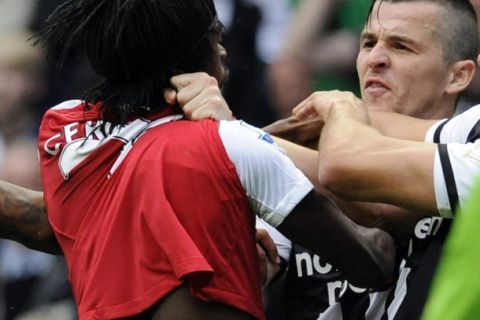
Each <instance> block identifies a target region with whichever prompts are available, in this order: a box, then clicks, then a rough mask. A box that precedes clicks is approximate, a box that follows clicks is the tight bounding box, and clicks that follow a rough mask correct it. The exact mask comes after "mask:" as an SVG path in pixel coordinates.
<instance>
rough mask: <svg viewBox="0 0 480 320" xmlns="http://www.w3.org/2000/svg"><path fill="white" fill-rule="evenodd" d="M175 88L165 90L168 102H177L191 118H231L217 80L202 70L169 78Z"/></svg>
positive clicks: (230, 112) (172, 103)
mask: <svg viewBox="0 0 480 320" xmlns="http://www.w3.org/2000/svg"><path fill="white" fill-rule="evenodd" d="M170 83H171V85H172V86H173V87H174V88H175V89H176V91H175V90H173V89H172V90H166V91H165V94H164V96H165V100H166V101H167V103H168V104H171V105H175V104H178V105H179V106H180V108H182V110H183V112H184V113H185V115H186V116H187V118H189V119H191V120H202V119H214V120H232V119H233V115H232V111H231V110H230V109H229V107H228V104H227V102H226V101H225V99H224V98H223V96H222V93H221V91H220V88H219V86H218V82H217V80H216V79H215V78H214V77H211V76H209V75H208V74H207V73H204V72H197V73H185V74H180V75H177V76H174V77H172V78H171V79H170Z"/></svg>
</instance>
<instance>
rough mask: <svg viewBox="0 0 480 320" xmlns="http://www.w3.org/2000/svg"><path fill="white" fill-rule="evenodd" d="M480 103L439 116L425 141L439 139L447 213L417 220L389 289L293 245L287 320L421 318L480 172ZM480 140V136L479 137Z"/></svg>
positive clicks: (441, 198) (438, 184) (441, 205)
mask: <svg viewBox="0 0 480 320" xmlns="http://www.w3.org/2000/svg"><path fill="white" fill-rule="evenodd" d="M479 138H480V105H478V106H475V107H472V108H471V109H469V110H467V111H465V112H464V113H462V114H461V115H458V116H456V117H454V118H452V119H445V120H440V121H438V122H437V123H436V124H435V125H434V126H432V127H431V128H430V130H429V131H428V133H427V135H426V139H425V141H426V142H432V143H437V144H438V150H437V154H436V156H435V164H434V183H435V196H436V200H437V204H438V209H439V212H440V214H441V216H442V217H428V218H424V219H421V220H419V221H418V223H417V224H416V226H415V230H414V235H413V236H412V238H411V239H410V241H409V244H408V246H407V247H405V248H400V250H399V252H398V254H399V256H400V257H403V258H400V259H398V260H399V265H398V277H397V282H396V283H395V285H393V286H391V287H389V288H386V289H385V290H380V291H375V290H371V289H362V288H356V287H354V286H352V285H350V284H349V283H348V282H347V281H345V279H343V278H342V276H341V274H339V273H338V271H337V270H335V269H334V268H333V267H332V266H331V265H329V264H327V263H325V262H323V261H322V260H321V258H320V257H318V256H317V255H315V254H312V253H310V252H308V251H307V250H305V249H304V248H302V247H300V246H298V245H295V244H293V245H292V251H291V255H290V266H289V271H288V274H287V277H286V280H285V281H286V283H285V299H286V303H285V306H286V309H287V319H289V320H290V319H292V320H300V319H301V320H317V319H320V320H361V319H368V320H387V319H394V320H414V319H419V318H420V316H421V312H422V310H423V306H424V304H425V301H426V298H427V295H428V290H429V288H430V283H431V280H432V277H433V275H434V271H435V268H436V265H437V262H438V259H439V257H440V254H441V251H442V247H443V242H444V240H445V238H446V235H447V234H448V231H449V229H450V225H451V222H452V219H450V218H452V217H453V214H452V212H454V211H455V208H456V207H458V206H461V204H462V202H463V201H465V199H466V198H467V197H468V194H469V192H470V190H471V188H472V184H473V182H474V180H475V179H474V177H475V175H476V174H480V139H479ZM477 140H478V141H477Z"/></svg>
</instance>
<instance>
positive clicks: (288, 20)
mask: <svg viewBox="0 0 480 320" xmlns="http://www.w3.org/2000/svg"><path fill="white" fill-rule="evenodd" d="M62 2H63V0H0V179H3V180H6V181H9V182H12V183H15V184H18V185H21V186H24V187H27V188H31V189H36V190H41V182H40V178H39V172H38V171H39V169H38V161H37V154H36V135H37V128H38V126H39V120H40V119H41V116H42V114H43V112H44V111H45V110H46V109H47V108H49V107H52V106H53V105H55V104H56V103H58V102H61V101H64V100H68V99H75V98H81V97H82V95H83V92H84V90H85V89H86V88H87V87H88V86H89V85H91V84H92V83H93V82H95V81H97V79H96V77H95V75H93V74H92V72H91V70H90V69H89V68H88V66H87V64H86V63H85V61H83V60H82V59H81V58H79V57H70V58H69V59H68V60H67V61H66V63H65V66H64V68H63V70H62V71H61V72H60V73H58V72H56V70H55V67H54V66H53V62H54V61H55V57H51V59H49V60H48V62H47V60H46V59H45V56H44V53H43V52H41V50H40V49H39V48H38V47H34V46H32V42H33V41H31V40H29V39H30V38H31V37H32V35H33V34H34V33H35V31H37V30H38V28H39V27H40V26H41V25H42V21H44V20H45V19H46V17H47V16H48V15H49V13H50V12H52V11H53V10H54V8H55V7H56V6H58V5H59V4H61V3H62ZM472 2H473V3H474V5H475V4H476V3H475V2H477V1H472ZM215 3H216V6H217V10H218V13H219V18H220V20H221V21H222V22H223V24H224V25H225V27H226V30H225V34H224V36H223V43H224V46H225V47H226V49H227V51H228V59H227V64H228V66H229V68H230V79H229V82H228V83H227V84H226V86H225V88H224V94H225V98H226V100H227V102H228V103H229V105H230V107H231V108H232V110H233V112H234V114H235V116H236V117H237V118H239V119H244V120H246V121H248V122H250V123H251V124H254V125H256V126H260V127H261V126H264V125H266V124H269V123H271V122H273V121H274V120H277V119H279V118H283V117H286V116H289V115H290V110H291V108H292V107H294V106H295V105H296V104H297V103H298V102H300V101H301V100H303V99H304V98H306V97H307V96H308V95H309V94H310V93H311V92H312V91H314V90H330V89H341V90H349V91H353V92H356V93H359V88H358V81H357V77H356V70H355V58H356V55H357V52H358V39H359V35H360V32H361V31H362V30H361V29H362V27H363V25H364V22H365V17H366V14H367V10H368V8H369V5H370V0H215ZM479 78H480V77H477V79H476V80H475V81H474V83H473V85H472V86H471V88H470V90H468V92H467V94H465V95H464V96H463V98H462V99H463V100H462V101H461V102H460V104H459V106H460V108H462V109H463V108H465V107H467V106H472V105H474V104H476V103H478V102H479V101H480V96H479V95H480V90H478V87H479V86H480V80H479ZM75 318H76V313H75V307H74V304H73V302H72V300H71V293H70V289H69V284H68V282H67V277H66V270H65V265H64V262H63V259H62V258H61V257H55V256H50V255H46V254H42V253H39V252H35V251H31V250H28V249H26V248H24V247H22V246H21V245H19V244H16V243H13V242H10V241H6V240H4V241H0V320H10V319H53V320H55V319H62V320H63V319H75Z"/></svg>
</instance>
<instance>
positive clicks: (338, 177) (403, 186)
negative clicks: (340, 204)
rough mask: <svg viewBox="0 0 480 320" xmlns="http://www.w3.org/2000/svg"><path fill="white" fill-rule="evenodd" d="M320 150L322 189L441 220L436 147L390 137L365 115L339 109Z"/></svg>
mask: <svg viewBox="0 0 480 320" xmlns="http://www.w3.org/2000/svg"><path fill="white" fill-rule="evenodd" d="M332 110H334V112H332V113H331V115H330V116H329V119H328V121H327V124H326V126H325V127H324V131H323V133H322V137H321V139H320V145H319V150H320V151H319V172H318V178H319V181H320V183H321V184H322V185H323V186H325V187H326V188H327V189H328V190H330V191H331V192H333V193H334V194H335V195H337V196H339V197H341V198H345V199H347V200H356V201H368V202H382V203H388V204H393V205H398V206H401V207H405V208H408V209H412V210H418V211H420V212H424V213H430V214H436V213H437V208H436V201H435V192H434V186H433V163H434V161H433V160H434V156H435V150H436V145H434V144H427V143H420V142H415V141H405V140H399V139H393V138H389V137H385V136H384V135H382V134H381V133H380V132H379V131H378V130H376V129H375V128H373V127H371V126H369V125H368V118H366V116H365V114H364V113H363V111H361V110H360V109H359V110H354V109H352V108H350V109H347V108H334V109H332Z"/></svg>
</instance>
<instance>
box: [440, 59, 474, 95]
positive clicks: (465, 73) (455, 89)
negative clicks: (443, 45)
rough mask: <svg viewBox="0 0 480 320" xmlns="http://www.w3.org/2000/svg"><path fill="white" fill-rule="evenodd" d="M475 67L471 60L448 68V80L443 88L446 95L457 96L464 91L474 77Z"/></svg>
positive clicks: (458, 62) (456, 63)
mask: <svg viewBox="0 0 480 320" xmlns="http://www.w3.org/2000/svg"><path fill="white" fill-rule="evenodd" d="M475 70H476V65H475V62H474V61H472V60H462V61H457V62H455V63H454V64H453V65H452V66H451V67H450V72H451V75H450V79H449V82H448V83H447V86H446V88H445V90H446V92H447V93H448V94H458V93H460V92H462V91H464V90H465V89H466V88H467V87H468V85H469V84H470V82H472V79H473V77H474V76H475V72H476V71H475Z"/></svg>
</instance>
